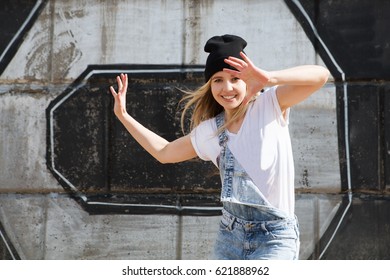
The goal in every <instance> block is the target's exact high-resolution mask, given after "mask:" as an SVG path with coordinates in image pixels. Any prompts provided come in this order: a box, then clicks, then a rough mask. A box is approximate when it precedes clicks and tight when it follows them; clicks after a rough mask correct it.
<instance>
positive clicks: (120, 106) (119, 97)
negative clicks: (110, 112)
mask: <svg viewBox="0 0 390 280" xmlns="http://www.w3.org/2000/svg"><path fill="white" fill-rule="evenodd" d="M116 82H117V84H118V92H116V91H115V89H114V87H112V86H111V87H110V91H111V93H112V96H113V97H114V99H115V104H114V113H115V115H116V116H119V115H123V114H125V113H126V93H127V85H128V79H127V74H121V75H120V76H117V77H116Z"/></svg>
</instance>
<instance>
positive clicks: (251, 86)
mask: <svg viewBox="0 0 390 280" xmlns="http://www.w3.org/2000/svg"><path fill="white" fill-rule="evenodd" d="M241 57H242V59H239V58H235V57H229V58H228V59H226V60H225V62H226V63H227V64H229V65H231V66H233V67H235V68H236V69H237V70H231V69H224V71H226V72H228V73H231V74H232V75H236V76H237V77H238V78H240V79H242V80H243V81H244V82H245V83H246V84H247V96H246V99H245V100H244V102H249V100H250V99H251V98H252V97H253V96H254V95H255V94H257V93H258V92H259V91H260V90H261V89H262V88H264V87H267V86H275V85H278V88H277V93H276V94H277V97H278V101H279V105H280V108H281V109H282V111H285V110H286V109H287V108H289V107H291V106H293V105H295V104H298V103H299V102H301V101H303V100H305V99H306V98H307V97H309V96H310V95H311V94H312V93H314V92H315V91H316V90H318V89H319V88H321V87H322V86H323V85H324V84H325V83H326V81H327V80H328V77H329V71H328V70H327V69H326V68H324V67H322V66H318V65H303V66H298V67H293V68H289V69H284V70H280V71H265V70H262V69H260V68H258V67H256V66H255V65H254V64H253V62H252V61H251V60H250V59H249V58H248V57H247V56H246V55H245V54H244V53H241Z"/></svg>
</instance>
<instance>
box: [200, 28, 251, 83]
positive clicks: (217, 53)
mask: <svg viewBox="0 0 390 280" xmlns="http://www.w3.org/2000/svg"><path fill="white" fill-rule="evenodd" d="M246 45H247V43H246V41H245V40H244V39H242V38H241V37H238V36H235V35H228V34H227V35H223V36H214V37H212V38H210V39H209V40H208V41H207V42H206V45H205V46H204V51H205V52H208V53H210V54H209V56H208V57H207V61H206V67H205V70H204V76H205V80H206V82H207V81H208V80H209V79H210V78H211V76H213V75H214V74H215V73H217V72H219V71H222V70H223V68H230V69H234V68H233V67H231V66H230V65H229V64H227V63H225V62H224V59H225V58H228V57H229V56H234V57H237V58H241V56H240V52H241V51H243V49H244V48H245V47H246Z"/></svg>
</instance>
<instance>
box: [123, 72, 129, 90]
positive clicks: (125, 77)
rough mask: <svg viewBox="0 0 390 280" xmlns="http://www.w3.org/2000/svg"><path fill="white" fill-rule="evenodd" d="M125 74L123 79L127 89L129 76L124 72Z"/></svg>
mask: <svg viewBox="0 0 390 280" xmlns="http://www.w3.org/2000/svg"><path fill="white" fill-rule="evenodd" d="M122 75H123V78H122V81H123V87H124V88H125V90H127V85H128V78H127V74H122Z"/></svg>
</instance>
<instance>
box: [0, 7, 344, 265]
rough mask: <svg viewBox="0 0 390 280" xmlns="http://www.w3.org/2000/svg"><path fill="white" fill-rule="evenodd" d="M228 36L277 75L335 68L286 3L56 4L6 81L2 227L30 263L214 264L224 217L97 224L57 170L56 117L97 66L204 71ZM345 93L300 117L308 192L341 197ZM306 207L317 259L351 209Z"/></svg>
mask: <svg viewBox="0 0 390 280" xmlns="http://www.w3.org/2000/svg"><path fill="white" fill-rule="evenodd" d="M226 33H231V34H237V35H240V36H242V37H244V38H245V39H246V40H247V41H248V47H247V48H246V53H247V54H248V55H249V56H250V57H251V59H252V60H253V61H254V62H255V63H256V64H257V65H258V66H260V67H262V68H264V69H267V70H274V69H281V68H286V67H290V66H295V65H299V64H324V63H323V62H322V60H321V59H320V57H319V56H318V55H317V54H316V52H315V50H314V48H313V45H312V44H311V42H310V41H309V39H308V38H307V36H306V34H305V33H304V31H303V30H302V28H301V25H300V24H299V23H298V22H297V20H296V19H295V17H294V16H293V15H292V13H291V12H290V10H289V9H288V7H287V6H286V4H285V2H284V1H282V0H268V1H267V0H264V1H251V0H246V1H238V2H237V1H230V0H228V1H222V0H215V1H178V0H161V1H141V0H139V1H136V0H135V1H119V0H116V1H93V0H82V1H80V0H77V1H76V0H69V1H60V0H50V1H47V3H46V5H45V6H44V8H43V10H42V12H41V13H40V15H39V16H38V18H37V20H36V21H35V22H34V24H33V25H32V26H31V29H30V30H29V31H28V32H27V34H26V35H25V37H24V38H23V41H22V43H21V45H20V47H18V49H17V52H16V53H15V55H14V56H13V57H12V59H11V60H10V62H9V64H8V66H7V67H6V68H5V70H4V71H3V73H2V74H1V76H0V109H1V110H0V137H1V138H0V139H1V140H0V222H1V224H2V225H3V228H4V230H3V234H4V235H7V238H8V240H9V243H11V244H12V246H13V247H14V248H15V251H16V252H17V255H19V256H20V258H22V259H180V258H183V259H204V258H207V257H208V255H209V253H210V248H212V244H213V240H214V238H215V233H216V229H217V223H218V220H219V217H218V216H212V217H199V216H177V215H109V214H106V215H89V214H88V213H87V212H85V211H84V210H83V209H82V208H81V207H80V205H79V204H78V203H77V202H76V201H75V200H74V199H72V198H71V197H69V195H68V194H67V193H66V192H65V191H64V189H63V188H62V187H61V185H60V184H59V183H58V182H57V180H56V179H55V178H54V177H53V175H52V174H51V173H50V172H49V170H48V168H47V166H46V137H47V133H48V132H47V130H46V122H47V119H46V115H45V110H46V108H47V107H48V105H49V104H50V102H51V101H52V100H53V99H54V98H56V97H57V96H59V95H60V94H61V93H62V92H63V91H64V90H65V89H66V88H67V87H68V86H69V85H70V84H71V83H72V82H74V80H75V79H77V78H78V77H79V75H80V74H81V73H82V72H83V71H84V70H85V69H86V68H87V66H88V65H90V64H95V65H104V64H123V63H125V64H146V65H147V64H161V65H172V64H178V65H202V64H203V63H204V61H205V59H206V54H205V53H204V52H203V45H204V43H205V41H206V40H207V39H208V38H209V37H211V36H213V35H221V34H226ZM108 86H109V84H108V83H107V87H108ZM334 93H335V87H334V85H333V84H332V82H329V83H328V84H327V85H326V86H325V87H324V88H323V89H322V90H320V91H319V92H318V93H316V94H315V95H313V96H312V97H310V98H309V99H308V100H307V101H305V102H304V103H302V104H300V105H299V106H296V108H294V110H293V111H292V114H291V125H290V128H291V135H292V138H293V147H294V156H295V160H296V187H297V188H306V189H307V188H309V189H310V190H313V189H314V190H315V189H318V190H319V189H321V190H323V189H326V190H327V191H329V192H335V191H338V190H340V170H339V162H338V161H339V159H338V144H337V120H336V98H335V94H334ZM301 198H302V197H298V199H297V214H298V216H299V217H300V219H301V223H302V225H303V227H302V231H303V232H304V233H303V235H302V237H303V240H302V253H301V257H302V258H307V257H308V256H310V254H311V253H312V250H313V248H314V244H315V242H316V240H315V239H316V238H315V237H314V236H313V235H311V234H309V232H311V231H313V230H314V232H317V233H321V232H323V231H324V230H325V229H324V225H326V224H327V223H329V221H328V220H329V217H330V216H332V213H333V211H334V209H335V208H337V207H338V205H339V203H340V199H339V198H338V197H336V198H335V197H331V198H330V199H329V198H326V197H325V198H324V197H321V198H320V199H319V200H320V201H322V203H320V205H321V207H319V206H318V204H313V203H311V202H310V201H313V199H311V198H309V199H308V198H304V199H301ZM314 201H317V202H318V198H315V199H314ZM313 205H314V206H313ZM315 205H317V206H315ZM312 207H315V209H314V208H312ZM308 209H309V210H310V211H308ZM312 210H313V213H314V210H316V211H317V212H316V213H317V214H318V211H319V212H320V214H319V215H316V216H312V215H311V212H312ZM308 212H310V213H309V214H308ZM319 216H320V218H318V217H319ZM0 229H1V228H0ZM305 232H307V234H305ZM317 238H318V236H317Z"/></svg>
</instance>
